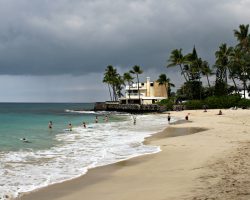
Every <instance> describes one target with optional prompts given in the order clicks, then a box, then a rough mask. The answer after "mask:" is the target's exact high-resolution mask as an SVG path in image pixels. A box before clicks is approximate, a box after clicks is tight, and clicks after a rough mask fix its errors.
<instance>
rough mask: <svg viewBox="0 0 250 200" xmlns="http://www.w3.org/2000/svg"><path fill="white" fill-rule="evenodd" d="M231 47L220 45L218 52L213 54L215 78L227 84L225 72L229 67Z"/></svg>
mask: <svg viewBox="0 0 250 200" xmlns="http://www.w3.org/2000/svg"><path fill="white" fill-rule="evenodd" d="M232 50H233V48H232V47H227V44H225V43H223V44H221V45H220V47H219V50H218V51H216V52H215V57H216V61H215V67H216V68H217V74H216V76H217V78H219V79H221V80H224V81H225V82H226V84H227V70H228V67H229V56H230V54H231V52H232Z"/></svg>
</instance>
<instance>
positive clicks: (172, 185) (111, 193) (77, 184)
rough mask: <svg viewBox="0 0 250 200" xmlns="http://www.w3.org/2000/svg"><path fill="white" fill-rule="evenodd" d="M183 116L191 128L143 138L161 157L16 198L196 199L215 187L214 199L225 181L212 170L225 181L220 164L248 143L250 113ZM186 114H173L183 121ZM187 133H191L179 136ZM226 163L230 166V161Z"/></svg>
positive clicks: (94, 171)
mask: <svg viewBox="0 0 250 200" xmlns="http://www.w3.org/2000/svg"><path fill="white" fill-rule="evenodd" d="M184 112H190V113H191V117H190V118H191V120H192V123H184V124H183V123H181V124H178V123H176V124H171V125H170V126H169V127H168V128H167V129H165V130H164V131H162V132H160V133H156V134H154V135H152V136H151V137H149V138H146V139H145V144H152V145H158V146H160V147H161V150H162V151H161V152H159V153H156V154H150V155H143V156H139V157H134V158H131V159H129V160H125V161H121V162H118V163H115V164H111V165H107V166H102V167H97V168H93V169H90V170H89V171H88V173H87V174H85V175H83V176H81V177H79V178H76V179H73V180H69V181H65V182H62V183H58V184H54V185H50V186H48V187H45V188H41V189H38V190H37V191H34V192H30V193H27V194H24V195H23V196H21V197H20V198H17V199H21V200H32V199H36V200H43V199H51V200H71V199H72V200H73V199H76V200H77V199H82V198H84V197H86V198H88V199H94V200H95V199H96V200H97V199H104V200H105V199H107V200H108V199H124V200H127V199H133V198H135V197H136V198H137V199H139V200H140V199H146V200H147V199H148V200H149V199H156V200H157V199H159V200H160V199H163V198H164V199H171V200H172V199H195V198H196V197H204V196H206V197H207V196H208V197H209V195H210V196H211V195H212V194H209V193H208V191H211V188H214V191H213V195H215V194H217V193H216V192H218V191H217V190H219V189H220V190H221V188H219V187H218V186H216V184H217V182H218V181H221V180H220V179H219V180H217V179H218V178H217V179H216V180H214V179H212V180H210V179H211V177H213V174H214V173H215V172H214V170H215V171H217V172H219V171H220V173H219V174H217V177H224V176H225V172H224V171H223V167H221V165H216V163H218V161H219V160H221V159H222V158H223V159H224V158H227V157H228V155H233V154H232V153H235V151H236V150H237V148H240V147H241V142H246V141H248V140H249V141H250V136H248V134H246V133H248V132H249V131H247V128H248V127H246V125H247V123H248V122H249V119H246V116H249V114H250V111H247V110H245V111H243V110H239V111H238V110H237V111H231V110H223V113H225V114H224V115H222V116H217V115H216V113H218V110H208V113H203V111H201V110H198V111H184ZM184 112H171V113H172V115H175V116H177V117H183V115H184ZM215 119H216V120H215ZM244 120H245V121H244ZM242 121H244V122H242ZM171 129H172V130H171ZM177 130H178V131H177ZM188 130H189V131H191V134H186V136H182V137H177V136H179V135H180V133H183V131H184V132H185V131H186V133H188ZM174 131H175V134H177V133H178V134H177V135H172V136H175V137H165V136H166V134H167V133H168V134H170V135H171V133H172V134H173V132H174ZM193 132H195V134H192V133H193ZM240 133H242V134H240ZM244 145H245V143H244ZM244 149H245V148H241V151H243V152H244ZM224 162H229V163H230V159H226V160H225V161H224ZM246 163H247V161H246ZM216 166H218V168H219V169H217V168H216ZM226 166H230V165H226ZM221 168H222V169H221ZM238 170H240V168H239V169H238ZM211 171H212V172H211ZM228 171H230V170H228ZM229 179H230V176H229ZM222 180H223V179H222ZM205 183H206V184H205ZM207 185H208V186H207ZM207 188H210V189H207ZM124 191H126V193H124ZM227 194H228V193H227ZM244 194H247V193H246V192H245V193H244ZM249 194H250V193H249ZM221 197H224V196H221ZM229 197H231V196H229ZM248 197H249V196H248ZM198 199H199V198H198ZM201 199H202V198H201ZM221 199H223V198H221ZM236 199H237V198H236Z"/></svg>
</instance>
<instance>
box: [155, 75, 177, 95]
mask: <svg viewBox="0 0 250 200" xmlns="http://www.w3.org/2000/svg"><path fill="white" fill-rule="evenodd" d="M157 82H158V84H159V85H164V86H165V88H166V90H167V94H168V96H170V94H171V87H175V85H174V84H173V83H171V82H170V78H168V77H167V76H166V74H160V75H159V78H158V80H157Z"/></svg>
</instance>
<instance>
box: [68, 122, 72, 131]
mask: <svg viewBox="0 0 250 200" xmlns="http://www.w3.org/2000/svg"><path fill="white" fill-rule="evenodd" d="M68 127H69V131H72V124H71V123H69V126H68Z"/></svg>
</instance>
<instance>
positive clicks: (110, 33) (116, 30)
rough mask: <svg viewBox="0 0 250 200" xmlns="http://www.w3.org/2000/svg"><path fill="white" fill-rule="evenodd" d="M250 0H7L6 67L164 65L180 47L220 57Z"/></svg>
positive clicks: (2, 31)
mask: <svg viewBox="0 0 250 200" xmlns="http://www.w3.org/2000/svg"><path fill="white" fill-rule="evenodd" d="M249 6H250V1H248V0H221V1H215V0H209V1H207V0H189V1H186V0H157V1H154V0H126V1H125V0H118V1H114V0H102V1H100V0H91V1H90V0H84V1H82V0H81V1H80V0H54V1H49V0H44V1H30V0H1V1H0V24H1V26H0V73H1V74H10V75H11V74H12V75H56V74H73V75H81V74H82V75H84V74H88V73H98V72H103V71H104V68H105V67H106V65H108V64H113V65H118V66H121V67H122V68H124V69H128V67H130V66H132V65H134V64H139V65H141V66H142V67H143V68H144V69H145V70H147V69H150V68H152V67H156V68H158V69H159V71H160V70H163V69H164V68H163V67H164V66H165V65H166V60H167V57H168V55H169V53H170V51H171V50H172V49H174V48H183V49H184V52H188V51H190V50H191V48H192V47H193V45H194V44H195V45H196V47H197V49H198V52H199V53H200V55H201V56H203V57H204V58H206V59H208V60H209V61H210V62H212V61H213V52H214V50H215V49H216V48H217V47H218V46H219V44H220V43H221V42H227V43H229V44H233V43H234V41H235V40H234V38H233V32H232V30H233V29H235V28H237V27H238V25H239V24H241V23H249V22H248V21H247V20H248V19H249V17H250V14H249V12H248V11H249V9H248V8H249Z"/></svg>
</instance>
